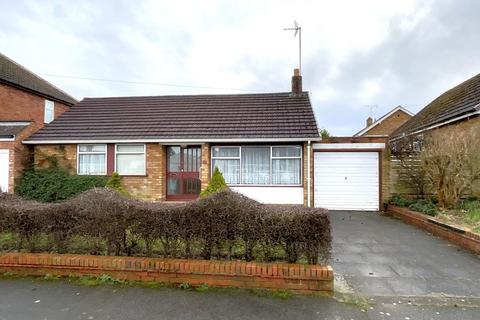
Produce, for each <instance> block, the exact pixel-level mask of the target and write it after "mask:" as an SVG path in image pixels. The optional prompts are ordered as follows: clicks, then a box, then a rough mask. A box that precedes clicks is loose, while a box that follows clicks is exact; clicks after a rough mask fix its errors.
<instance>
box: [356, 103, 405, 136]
mask: <svg viewBox="0 0 480 320" xmlns="http://www.w3.org/2000/svg"><path fill="white" fill-rule="evenodd" d="M412 117H413V113H411V112H410V111H408V110H407V109H405V108H404V107H402V106H398V107H396V108H394V109H392V110H391V111H390V112H388V113H387V114H385V115H384V116H382V117H381V118H380V119H378V120H376V121H374V120H373V119H372V118H371V117H368V118H367V121H366V126H365V128H363V129H362V130H360V131H359V132H357V133H355V134H354V135H353V136H354V137H387V136H389V135H391V134H392V133H393V132H394V131H395V130H397V129H398V128H399V127H400V126H402V125H403V124H404V123H405V122H407V121H408V120H410V119H411V118H412Z"/></svg>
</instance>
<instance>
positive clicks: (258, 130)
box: [27, 92, 319, 142]
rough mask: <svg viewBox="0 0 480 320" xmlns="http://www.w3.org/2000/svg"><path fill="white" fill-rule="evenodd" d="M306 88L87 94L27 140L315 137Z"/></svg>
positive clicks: (315, 129) (316, 131) (316, 132)
mask: <svg viewBox="0 0 480 320" xmlns="http://www.w3.org/2000/svg"><path fill="white" fill-rule="evenodd" d="M318 137H319V134H318V129H317V125H316V121H315V116H314V113H313V110H312V106H311V104H310V99H309V97H308V94H307V93H304V94H302V95H297V96H292V95H291V93H289V92H287V93H264V94H230V95H190V96H188V95H186V96H150V97H116V98H85V99H84V100H82V101H80V103H78V104H77V105H75V106H74V107H72V108H71V109H70V111H67V112H65V113H64V114H62V115H61V116H60V117H59V118H58V119H57V120H55V121H53V122H52V123H51V124H49V125H47V126H46V127H45V128H43V129H41V130H40V131H38V132H37V133H35V134H34V135H33V136H31V137H30V138H29V139H28V140H27V141H30V142H35V141H58V140H62V141H65V140H69V141H80V140H82V141H83V140H116V141H121V140H142V139H143V140H148V139H150V140H155V139H159V140H160V139H162V140H169V139H171V140H175V139H179V140H180V139H185V140H187V139H206V140H208V139H212V140H214V139H240V140H241V139H272V138H273V139H278V138H290V139H291V138H294V139H301V138H318Z"/></svg>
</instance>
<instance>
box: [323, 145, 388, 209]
mask: <svg viewBox="0 0 480 320" xmlns="http://www.w3.org/2000/svg"><path fill="white" fill-rule="evenodd" d="M313 151H314V153H315V152H351V153H355V152H373V153H378V210H379V211H381V210H382V204H383V192H382V180H383V175H382V171H383V170H382V167H383V151H384V149H383V148H357V149H350V148H322V149H316V150H313ZM313 159H314V160H315V154H314V156H313ZM313 176H314V177H315V167H314V170H313ZM313 194H314V195H315V191H313ZM314 204H315V201H314Z"/></svg>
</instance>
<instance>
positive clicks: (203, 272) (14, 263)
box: [0, 253, 333, 294]
mask: <svg viewBox="0 0 480 320" xmlns="http://www.w3.org/2000/svg"><path fill="white" fill-rule="evenodd" d="M1 271H3V272H10V273H14V274H22V275H46V274H50V275H59V276H70V275H74V276H75V275H76V276H85V275H90V276H101V275H104V274H107V275H110V276H112V277H113V278H115V279H124V280H134V281H156V282H161V283H172V284H182V283H188V284H190V285H194V286H199V285H203V284H208V285H211V286H226V287H231V286H233V287H240V288H266V289H287V290H292V291H297V292H319V291H323V292H325V293H329V294H330V293H332V292H333V270H332V268H331V267H330V266H321V265H303V264H286V263H257V262H245V261H214V260H178V259H160V258H145V257H111V256H102V257H101V256H86V255H68V254H32V253H6V254H2V255H1V256H0V272H1Z"/></svg>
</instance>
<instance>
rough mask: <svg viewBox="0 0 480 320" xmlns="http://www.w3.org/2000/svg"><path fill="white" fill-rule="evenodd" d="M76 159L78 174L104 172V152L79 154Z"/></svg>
mask: <svg viewBox="0 0 480 320" xmlns="http://www.w3.org/2000/svg"><path fill="white" fill-rule="evenodd" d="M78 160H79V161H78V173H80V174H105V173H106V168H105V155H104V154H80V155H79V159H78Z"/></svg>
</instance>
